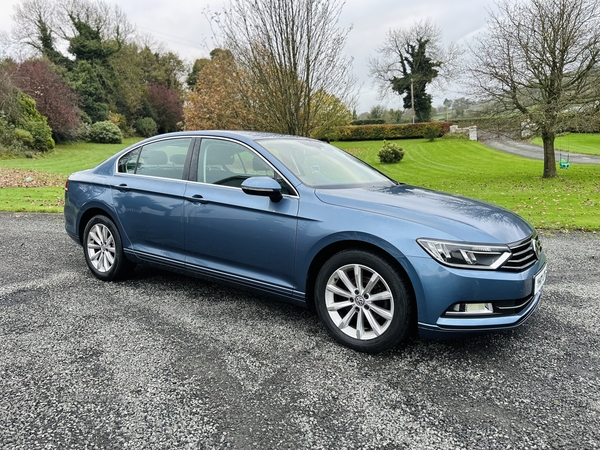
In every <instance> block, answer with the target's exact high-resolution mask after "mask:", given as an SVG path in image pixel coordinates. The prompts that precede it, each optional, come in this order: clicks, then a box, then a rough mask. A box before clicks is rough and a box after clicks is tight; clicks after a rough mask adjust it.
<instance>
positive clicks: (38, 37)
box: [12, 0, 134, 56]
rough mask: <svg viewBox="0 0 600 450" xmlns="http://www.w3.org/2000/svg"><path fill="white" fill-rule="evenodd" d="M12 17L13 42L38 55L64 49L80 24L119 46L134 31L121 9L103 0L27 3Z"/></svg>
mask: <svg viewBox="0 0 600 450" xmlns="http://www.w3.org/2000/svg"><path fill="white" fill-rule="evenodd" d="M12 18H13V21H14V23H15V27H14V28H13V30H12V38H13V40H14V41H15V42H17V43H19V44H21V46H25V47H29V48H31V49H33V51H34V53H37V54H47V53H48V52H57V51H59V52H60V51H61V50H64V49H65V48H66V47H67V45H68V42H69V41H70V40H71V39H72V38H73V37H74V36H77V35H78V34H79V30H78V29H77V22H83V23H85V24H87V25H89V27H90V28H91V29H93V30H94V31H97V32H98V33H99V34H100V36H101V37H102V38H103V39H104V40H111V41H114V42H115V43H116V44H117V45H119V46H120V45H122V44H123V43H124V42H125V41H126V40H127V39H128V38H129V37H130V36H131V35H132V34H133V32H134V27H133V25H131V23H130V22H129V21H128V20H127V17H126V15H125V13H124V12H123V11H122V10H121V8H119V6H117V5H111V4H109V3H106V2H104V1H103V0H23V2H22V3H20V4H18V5H15V8H14V13H13V16H12ZM49 56H51V55H49Z"/></svg>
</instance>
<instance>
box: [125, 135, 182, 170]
mask: <svg viewBox="0 0 600 450" xmlns="http://www.w3.org/2000/svg"><path fill="white" fill-rule="evenodd" d="M191 142H192V138H181V139H166V140H164V141H159V142H153V143H152V144H147V145H144V146H143V147H142V148H141V149H136V150H133V151H132V152H129V153H127V154H126V155H123V156H122V157H121V159H120V160H119V164H118V168H119V169H118V170H119V172H121V173H135V174H137V175H147V176H152V177H161V178H172V179H176V180H181V179H182V177H183V167H184V165H185V160H186V157H187V153H188V150H189V148H190V144H191Z"/></svg>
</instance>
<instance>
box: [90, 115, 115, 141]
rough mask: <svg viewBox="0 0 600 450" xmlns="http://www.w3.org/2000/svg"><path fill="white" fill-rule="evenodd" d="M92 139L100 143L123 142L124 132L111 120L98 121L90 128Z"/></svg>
mask: <svg viewBox="0 0 600 450" xmlns="http://www.w3.org/2000/svg"><path fill="white" fill-rule="evenodd" d="M89 136H90V141H92V142H98V143H100V144H120V143H121V142H123V133H121V130H120V129H119V127H118V126H116V125H115V124H114V123H112V122H111V121H109V120H105V121H103V122H96V123H95V124H93V125H92V128H91V129H90V134H89Z"/></svg>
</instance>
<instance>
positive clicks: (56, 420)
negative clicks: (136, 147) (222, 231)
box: [0, 213, 600, 450]
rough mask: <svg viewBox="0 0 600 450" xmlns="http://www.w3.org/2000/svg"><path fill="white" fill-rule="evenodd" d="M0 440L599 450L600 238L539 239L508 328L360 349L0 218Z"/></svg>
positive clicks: (37, 221)
mask: <svg viewBox="0 0 600 450" xmlns="http://www.w3.org/2000/svg"><path fill="white" fill-rule="evenodd" d="M0 230H1V231H0V280H1V283H0V447H1V448H7V449H27V450H29V449H41V448H44V449H52V448H57V449H67V448H75V449H87V448H90V449H92V448H102V449H112V448H115V449H121V448H124V449H141V448H157V449H159V448H160V449H165V448H200V449H220V448H237V449H246V448H260V449H271V448H284V449H285V448H290V449H292V448H293V449H303V448H310V449H313V448H314V449H320V448H322V449H344V448H347V449H402V448H406V449H463V448H464V449H476V448H485V449H488V448H492V449H507V448H538V449H539V448H556V449H567V448H573V449H593V448H600V375H599V362H600V333H599V328H598V325H599V324H600V294H599V292H600V234H594V233H585V234H584V233H569V234H561V233H557V234H554V235H545V236H544V237H543V244H544V246H545V249H546V252H547V254H548V258H549V261H550V270H549V276H548V280H547V284H546V286H545V288H544V296H543V301H542V304H541V306H540V309H539V310H538V312H537V314H536V315H534V317H533V318H532V319H531V320H530V321H529V322H528V323H527V324H526V325H525V326H524V327H521V328H520V329H519V330H516V331H513V332H508V333H504V334H496V335H488V336H481V337H476V338H471V339H468V340H454V341H425V340H420V339H414V340H412V341H410V342H408V343H406V344H404V345H402V346H401V347H399V348H397V349H395V350H393V351H391V352H388V353H384V354H381V355H376V356H369V355H364V354H359V353H355V352H354V351H352V350H349V349H346V348H343V347H340V346H338V345H337V344H335V343H334V342H333V341H332V340H331V339H330V338H329V337H328V335H327V334H326V332H325V330H324V328H323V327H322V326H321V325H320V323H319V321H318V319H317V317H316V315H315V314H314V313H313V312H311V311H306V310H303V309H299V308H296V307H293V306H290V305H287V304H283V303H278V302H275V301H272V300H269V299H263V298H259V297H254V296H251V295H248V294H245V293H243V292H240V291H237V290H233V289H230V288H224V287H220V286H217V285H214V284H211V283H206V282H203V281H200V280H196V279H192V278H187V277H183V276H179V275H173V274H169V273H166V272H160V271H157V270H151V269H147V268H138V269H137V270H136V272H135V275H134V277H133V279H131V280H129V281H125V282H120V283H103V282H100V281H98V280H96V279H95V278H93V277H92V276H91V274H90V273H89V272H88V270H87V267H86V266H85V262H84V258H83V253H82V250H81V248H79V247H78V246H77V245H76V244H75V243H74V242H72V241H71V240H70V239H69V238H68V237H67V235H66V233H65V232H64V230H63V220H62V216H60V215H42V214H21V215H18V214H8V213H4V214H0Z"/></svg>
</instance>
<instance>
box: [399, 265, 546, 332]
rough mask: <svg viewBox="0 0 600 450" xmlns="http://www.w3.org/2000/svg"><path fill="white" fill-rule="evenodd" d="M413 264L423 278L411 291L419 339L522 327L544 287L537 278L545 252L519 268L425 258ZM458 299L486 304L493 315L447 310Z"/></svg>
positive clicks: (538, 300)
mask: <svg viewBox="0 0 600 450" xmlns="http://www.w3.org/2000/svg"><path fill="white" fill-rule="evenodd" d="M411 262H412V263H413V267H414V268H415V272H416V273H417V274H419V275H418V276H419V279H420V282H421V283H420V288H421V289H416V292H415V293H416V297H417V310H418V329H419V335H420V336H421V337H424V338H434V339H439V338H444V337H457V336H460V335H466V334H475V333H485V332H494V331H502V330H510V329H513V328H517V327H519V326H521V325H522V324H523V323H524V322H525V321H526V320H527V319H528V318H529V317H531V315H532V314H533V313H534V312H535V311H536V310H537V308H538V307H539V304H540V299H541V296H542V291H543V288H541V286H538V285H539V284H540V283H539V279H538V283H536V281H535V280H536V277H538V278H540V275H539V274H542V272H544V271H545V264H546V258H545V256H544V255H543V254H542V255H540V259H539V260H538V261H537V262H536V263H535V264H534V265H532V266H531V267H529V268H528V269H526V270H524V271H522V272H512V271H500V270H498V271H479V270H464V269H452V268H448V267H443V266H441V265H440V264H438V263H437V262H435V261H433V260H432V259H429V260H428V259H426V258H419V259H418V260H413V261H411ZM542 281H543V280H542ZM457 303H489V304H492V305H494V313H493V314H470V315H469V314H456V313H452V312H451V311H450V312H449V309H450V308H451V307H452V306H453V305H455V304H457ZM507 305H508V306H507ZM510 305H514V306H510Z"/></svg>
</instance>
